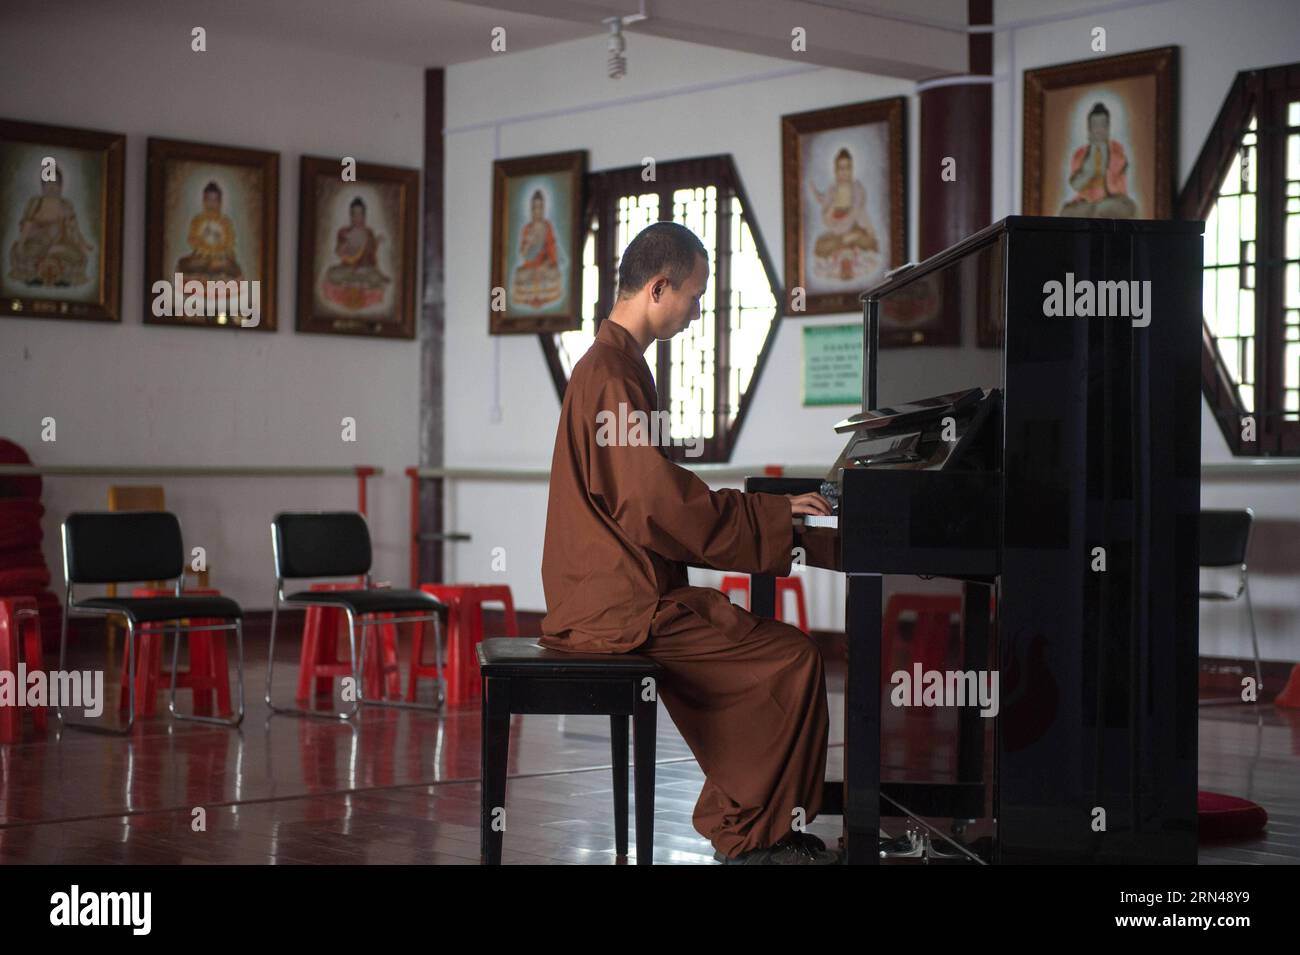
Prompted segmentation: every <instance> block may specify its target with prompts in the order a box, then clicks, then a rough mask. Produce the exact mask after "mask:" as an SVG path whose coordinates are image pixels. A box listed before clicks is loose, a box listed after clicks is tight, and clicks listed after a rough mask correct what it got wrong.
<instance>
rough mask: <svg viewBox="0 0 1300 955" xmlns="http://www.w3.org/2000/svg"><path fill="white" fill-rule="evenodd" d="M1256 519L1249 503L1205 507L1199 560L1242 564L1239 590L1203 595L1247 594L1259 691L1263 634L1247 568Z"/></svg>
mask: <svg viewBox="0 0 1300 955" xmlns="http://www.w3.org/2000/svg"><path fill="white" fill-rule="evenodd" d="M1254 522H1255V512H1254V511H1253V510H1251V509H1250V508H1249V507H1247V508H1244V509H1241V510H1204V511H1201V522H1200V545H1199V563H1200V566H1202V567H1211V568H1224V567H1237V568H1239V572H1240V577H1239V578H1238V580H1237V590H1236V592H1235V593H1227V592H1225V591H1220V590H1202V591H1201V599H1202V600H1221V601H1222V600H1228V601H1232V600H1239V599H1241V598H1242V597H1245V598H1246V617H1247V618H1248V619H1249V621H1250V644H1251V647H1252V648H1253V649H1254V652H1255V691H1256V693H1257V694H1262V693H1263V690H1264V680H1263V678H1262V676H1261V675H1260V665H1259V638H1258V636H1257V635H1256V633H1255V608H1254V605H1252V604H1251V602H1250V575H1249V573H1248V572H1247V570H1246V551H1247V550H1249V548H1250V530H1251V527H1252V525H1253V524H1254ZM1256 698H1257V699H1258V698H1259V697H1258V696H1257V697H1256Z"/></svg>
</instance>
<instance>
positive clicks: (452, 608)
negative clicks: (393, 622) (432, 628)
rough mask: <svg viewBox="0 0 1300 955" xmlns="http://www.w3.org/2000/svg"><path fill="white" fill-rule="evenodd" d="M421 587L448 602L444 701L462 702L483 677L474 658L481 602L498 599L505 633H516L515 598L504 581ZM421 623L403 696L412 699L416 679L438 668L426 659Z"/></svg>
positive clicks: (477, 692)
mask: <svg viewBox="0 0 1300 955" xmlns="http://www.w3.org/2000/svg"><path fill="white" fill-rule="evenodd" d="M420 589H421V590H423V591H424V592H425V593H428V594H433V595H434V596H435V597H437V598H438V599H439V600H441V601H442V602H443V603H445V604H446V605H447V666H446V667H445V668H444V670H445V673H444V676H445V678H446V681H447V702H448V703H449V704H456V703H464V702H466V701H468V700H471V699H475V698H477V697H478V696H480V695H481V694H482V692H483V678H482V677H481V676H480V675H479V671H478V664H477V662H476V660H475V656H474V654H475V647H477V646H478V644H479V643H481V642H482V641H483V605H484V604H489V603H499V604H502V605H503V606H504V607H505V613H506V633H505V635H506V636H507V637H517V636H519V621H518V620H517V619H516V618H515V601H514V598H513V597H512V596H511V595H510V588H509V587H507V586H506V585H505V584H422V585H421V586H420ZM423 653H424V627H423V626H421V627H420V628H419V629H418V630H416V631H415V642H414V643H413V644H412V648H411V677H410V680H408V681H407V687H406V699H407V701H408V702H413V701H414V700H415V689H416V682H415V681H416V680H417V679H419V678H420V677H436V676H437V675H438V671H437V668H436V667H435V666H434V665H433V664H432V663H425V662H424V661H423V660H422V659H421V658H422V656H423Z"/></svg>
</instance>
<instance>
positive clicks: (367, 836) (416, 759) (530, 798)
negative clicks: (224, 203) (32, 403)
mask: <svg viewBox="0 0 1300 955" xmlns="http://www.w3.org/2000/svg"><path fill="white" fill-rule="evenodd" d="M287 642H289V643H291V644H292V646H287V647H284V648H283V649H284V656H283V665H282V664H281V663H280V662H279V659H280V656H281V654H280V653H279V652H277V664H276V683H277V686H278V691H277V692H278V695H280V696H281V698H287V697H290V696H292V693H293V685H294V680H295V676H296V665H295V661H294V660H293V659H292V655H293V654H294V653H295V652H296V645H297V644H296V640H295V641H287ZM248 643H249V647H248V654H249V657H250V661H249V665H248V666H247V669H246V674H245V676H246V685H247V687H248V691H249V697H250V700H249V710H248V716H247V718H246V720H245V722H244V725H243V727H242V729H241V730H240V731H232V730H229V729H225V728H220V727H207V726H199V725H196V724H192V723H190V724H187V723H175V722H172V721H170V720H169V719H168V717H166V716H165V715H162V716H157V717H154V718H152V719H148V720H143V721H141V722H139V723H137V727H136V730H135V732H134V734H133V736H132V737H131V738H130V739H126V738H112V737H103V736H97V735H92V734H88V733H82V732H77V731H75V730H65V731H64V733H63V734H62V738H61V739H60V738H57V737H56V734H55V726H56V725H57V724H54V721H53V720H51V723H52V725H51V728H50V731H49V733H48V734H44V735H42V734H38V733H37V732H36V731H35V730H34V729H33V728H32V727H31V726H30V724H27V725H26V726H25V729H24V736H23V739H22V741H20V742H18V743H12V744H7V745H6V744H0V863H108V864H123V863H163V864H176V863H289V864H293V863H303V864H307V863H313V864H321V863H336V862H338V863H425V864H427V863H463V864H476V863H477V862H478V839H479V834H478V833H479V830H478V782H477V775H478V763H479V711H478V706H477V703H476V702H475V703H471V704H468V705H465V706H461V707H456V708H452V709H449V710H447V711H446V712H445V713H444V714H443V715H441V716H439V715H437V714H433V713H425V712H411V711H402V710H387V709H378V708H368V709H366V710H365V711H364V713H363V715H362V717H361V718H360V719H359V721H358V722H357V725H355V726H351V725H348V724H343V723H339V722H331V721H324V720H313V719H299V718H295V717H286V716H276V717H273V718H268V711H267V709H266V707H265V705H264V704H263V702H262V699H261V690H262V685H263V682H264V679H265V652H266V650H265V641H264V640H259V639H258V638H257V637H256V636H255V635H254V636H253V637H251V638H250V639H249V641H248ZM279 649H280V648H277V650H279ZM103 661H104V651H103V643H102V641H101V642H99V643H98V645H94V644H91V645H89V647H88V648H87V649H86V650H83V651H82V652H80V653H79V654H78V655H76V656H74V657H73V658H72V659H70V661H69V667H70V668H71V667H79V668H80V667H93V666H102V665H103ZM837 669H838V668H837V667H836V666H835V665H834V664H830V665H828V685H829V687H830V705H831V725H832V731H831V748H830V751H829V754H828V766H827V775H828V776H830V777H838V776H839V774H840V760H841V753H842V735H841V732H840V730H839V727H840V725H841V721H842V712H843V707H842V704H843V694H842V675H841V674H839V673H838V672H837ZM117 673H118V671H117V669H116V668H113V669H110V670H109V671H108V675H107V677H106V685H107V686H108V687H110V688H111V689H110V692H109V699H110V700H111V701H113V703H114V704H115V702H116V700H115V697H116V689H115V688H116V676H117ZM403 675H404V676H405V670H403ZM188 697H189V694H188V692H186V691H181V693H180V702H181V706H182V708H183V709H188V706H189V699H188ZM159 711H160V713H163V714H165V713H166V706H165V697H160V699H159ZM105 712H106V713H108V712H114V713H115V712H116V710H115V709H111V708H110V707H107V706H106V709H105ZM1257 717H1258V719H1257ZM923 719H928V720H930V721H931V722H929V723H925V722H917V723H913V724H911V725H905V726H903V725H893V726H891V725H890V724H889V723H887V724H886V739H885V745H884V752H885V753H886V757H887V759H888V760H889V762H890V764H891V765H892V766H906V767H907V769H908V774H909V776H911V777H913V778H915V776H916V774H917V773H918V772H920V773H933V774H935V776H936V778H938V777H941V776H942V775H943V774H944V772H945V771H947V770H948V769H950V768H951V765H952V762H953V748H952V746H951V744H949V743H947V742H943V741H942V740H943V738H944V737H945V736H946V734H941V733H936V732H935V730H936V728H938V725H937V724H936V723H935V722H933V721H934V720H935V717H934V716H933V715H929V716H927V717H924V718H923ZM659 727H660V730H659V739H658V765H657V768H656V778H657V785H656V794H655V850H654V861H655V862H656V863H701V864H702V863H712V861H713V859H712V848H711V847H710V846H709V844H708V843H707V842H706V841H705V840H704V839H703V838H702V837H700V835H699V834H698V833H696V832H695V830H694V828H693V827H692V826H691V810H692V808H693V807H694V804H695V798H696V796H697V795H698V793H699V790H700V786H701V784H702V781H703V776H702V774H701V773H700V769H699V766H698V765H697V764H696V762H695V760H694V758H693V757H692V756H691V754H690V751H689V750H688V749H687V748H686V746H685V744H684V742H683V741H682V739H681V737H680V736H679V735H678V733H677V731H676V729H675V728H674V727H673V725H672V723H671V721H670V720H669V719H668V717H667V713H666V712H664V711H663V710H662V709H661V710H660V720H659ZM936 739H940V740H941V742H940V743H939V744H938V745H936V743H935V740H936ZM1200 767H1201V769H1200V781H1201V788H1203V789H1210V790H1216V791H1219V792H1225V793H1231V794H1235V795H1240V796H1245V797H1248V798H1250V799H1254V800H1256V801H1257V802H1259V803H1260V804H1261V805H1263V806H1264V807H1265V808H1266V809H1267V810H1268V813H1269V817H1270V821H1269V826H1268V829H1267V830H1266V833H1265V835H1263V836H1262V837H1260V838H1258V839H1254V840H1251V841H1248V842H1239V843H1232V844H1226V845H1215V846H1203V847H1202V849H1201V853H1200V858H1201V861H1202V863H1231V864H1238V863H1262V864H1295V863H1296V862H1300V713H1297V712H1296V711H1289V710H1279V709H1275V708H1274V707H1272V706H1261V707H1259V708H1257V709H1247V708H1246V707H1244V706H1213V707H1203V708H1202V709H1201V711H1200ZM612 802H613V797H612V789H611V777H610V769H609V737H608V721H607V719H606V718H603V717H554V716H528V717H515V719H514V723H513V726H512V738H511V754H510V783H509V801H508V807H509V817H508V820H509V829H508V831H507V833H506V838H505V861H506V862H507V863H580V864H612V863H615V862H617V861H620V860H616V859H615V856H614V851H613V842H614V835H613V805H612ZM200 808H201V809H202V810H204V813H205V814H206V831H197V832H196V831H194V830H195V826H194V820H195V818H196V810H197V809H200ZM894 823H895V825H894V828H895V829H897V828H898V827H897V825H896V823H897V821H896V820H895V821H894ZM838 827H839V819H838V817H825V818H822V819H818V820H816V821H815V822H814V823H813V824H812V825H811V826H810V830H811V831H812V832H814V833H816V834H818V835H820V836H822V837H823V838H824V839H826V840H827V841H828V842H829V843H833V840H834V838H835V836H836V835H838ZM886 828H890V823H889V822H887V823H886ZM630 861H635V852H634V853H633V858H632V860H630Z"/></svg>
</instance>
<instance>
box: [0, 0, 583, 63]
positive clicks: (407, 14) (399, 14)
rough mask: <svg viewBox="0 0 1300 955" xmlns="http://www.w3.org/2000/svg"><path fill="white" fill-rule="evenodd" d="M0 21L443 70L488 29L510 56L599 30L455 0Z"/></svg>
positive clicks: (190, 5)
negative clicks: (258, 45)
mask: <svg viewBox="0 0 1300 955" xmlns="http://www.w3.org/2000/svg"><path fill="white" fill-rule="evenodd" d="M0 6H3V13H0V16H2V17H4V18H6V19H8V18H10V17H23V16H29V17H39V18H40V19H41V20H48V19H50V18H51V17H57V18H58V19H60V20H62V21H63V23H64V26H65V28H67V29H75V28H76V25H77V23H78V21H79V20H81V21H83V22H86V21H88V22H91V23H93V22H94V21H95V20H96V19H97V18H100V17H104V16H112V17H115V18H117V19H134V20H147V21H149V22H151V23H163V24H168V23H170V24H175V25H176V27H177V28H178V29H183V30H184V32H185V33H186V34H188V33H189V31H190V29H191V28H193V27H195V26H201V27H203V28H204V29H205V30H207V32H208V34H209V36H212V35H214V34H219V33H229V34H232V35H235V36H247V37H254V38H258V39H261V40H265V41H269V42H274V43H280V42H283V43H287V44H291V45H295V46H303V47H308V48H315V49H322V50H330V51H333V52H337V53H350V54H352V55H354V56H358V57H363V58H365V59H372V60H386V61H388V62H393V63H407V64H410V65H412V66H449V65H451V64H453V63H463V62H465V61H467V60H478V59H482V58H484V57H487V56H491V55H493V52H492V49H491V48H490V46H489V43H490V41H491V36H492V29H493V27H498V26H501V27H505V28H506V38H507V49H508V50H528V49H533V48H535V47H539V46H549V45H550V44H552V43H562V42H564V41H565V40H574V39H577V38H579V37H584V36H591V35H592V34H595V33H599V32H601V30H602V29H603V28H602V27H601V26H600V24H599V23H592V24H591V25H584V24H581V23H573V22H569V21H565V20H559V19H555V18H552V17H539V16H531V15H529V14H528V13H523V12H520V13H512V12H508V11H501V10H495V9H491V8H490V7H488V6H487V5H477V4H473V3H456V2H453V0H219V2H212V0H0Z"/></svg>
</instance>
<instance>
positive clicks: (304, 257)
mask: <svg viewBox="0 0 1300 955" xmlns="http://www.w3.org/2000/svg"><path fill="white" fill-rule="evenodd" d="M298 183H299V206H298V319H297V326H296V327H297V330H298V331H300V332H321V333H325V334H334V335H369V336H372V337H376V338H415V275H416V262H417V260H418V255H419V250H418V245H417V240H416V237H417V230H418V222H417V217H418V215H419V211H418V210H419V191H420V172H419V170H418V169H402V168H399V167H396V166H377V165H374V164H372V163H360V162H353V161H351V160H350V159H347V160H345V159H339V158H332V159H329V158H322V157H317V156H303V157H302V161H301V165H300V168H299V179H298Z"/></svg>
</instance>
